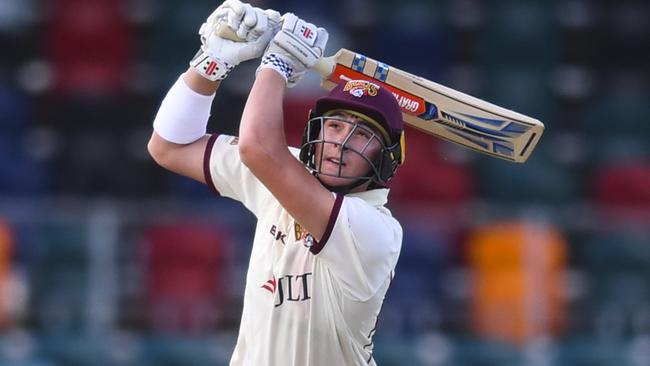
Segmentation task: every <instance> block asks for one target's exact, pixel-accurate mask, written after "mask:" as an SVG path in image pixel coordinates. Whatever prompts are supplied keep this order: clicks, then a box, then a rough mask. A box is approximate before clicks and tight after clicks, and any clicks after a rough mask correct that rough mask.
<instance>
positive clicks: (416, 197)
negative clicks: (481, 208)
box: [390, 129, 475, 206]
mask: <svg viewBox="0 0 650 366" xmlns="http://www.w3.org/2000/svg"><path fill="white" fill-rule="evenodd" d="M442 143H444V142H442V141H440V140H437V139H435V138H433V137H431V136H428V135H425V134H423V133H420V132H416V131H413V130H410V129H407V131H406V161H405V163H404V165H403V166H402V167H401V168H400V169H399V170H398V173H397V175H396V176H395V179H394V180H392V181H391V182H390V187H391V198H392V200H394V201H395V202H398V203H400V204H414V205H423V206H426V205H452V206H456V205H462V204H464V203H467V202H468V201H469V200H470V199H472V198H473V197H474V194H475V180H474V177H473V175H472V174H471V172H470V171H469V170H468V169H467V167H466V166H464V165H460V164H457V163H452V162H449V161H446V160H444V159H443V158H442V155H441V151H440V144H442Z"/></svg>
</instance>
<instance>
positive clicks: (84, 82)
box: [45, 0, 132, 95]
mask: <svg viewBox="0 0 650 366" xmlns="http://www.w3.org/2000/svg"><path fill="white" fill-rule="evenodd" d="M123 6H124V2H123V1H113V0H56V1H54V2H53V4H52V5H51V8H52V17H51V19H50V22H49V24H48V25H47V29H46V31H45V34H46V36H45V37H46V42H47V53H48V59H49V61H50V62H51V64H52V66H53V68H54V73H55V78H54V80H55V90H56V91H60V92H63V93H65V94H82V95H84V94H88V93H90V94H97V93H102V94H105V93H114V92H119V91H122V90H123V89H124V88H125V86H126V83H127V81H128V75H127V73H128V71H129V68H130V66H131V62H132V60H131V54H132V50H131V46H132V44H131V43H132V42H131V34H130V29H129V26H128V24H127V21H126V19H125V17H124V15H123Z"/></svg>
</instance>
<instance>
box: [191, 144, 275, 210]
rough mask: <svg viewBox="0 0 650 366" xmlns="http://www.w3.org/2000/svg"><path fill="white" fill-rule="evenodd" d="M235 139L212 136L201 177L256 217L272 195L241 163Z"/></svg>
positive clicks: (211, 186) (217, 191)
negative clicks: (203, 176)
mask: <svg viewBox="0 0 650 366" xmlns="http://www.w3.org/2000/svg"><path fill="white" fill-rule="evenodd" d="M237 143H238V138H237V137H235V136H228V135H212V136H211V137H210V139H209V140H208V144H207V147H206V150H205V155H204V157H203V174H204V175H205V182H206V184H207V185H208V186H209V187H210V189H212V190H214V191H216V193H218V194H219V195H221V196H224V197H229V198H232V199H234V200H236V201H239V202H241V203H242V204H244V206H246V208H248V209H249V210H250V211H251V212H252V213H253V214H254V215H255V216H259V215H258V214H259V213H261V212H262V211H263V209H264V207H267V205H268V204H270V202H271V200H273V199H274V198H273V196H272V195H271V192H269V190H268V189H267V188H266V187H265V186H264V185H263V184H262V182H260V181H259V180H258V179H257V177H255V175H254V174H253V173H252V172H251V171H250V170H249V169H248V167H246V166H245V165H244V163H242V161H241V158H240V157H239V148H238V146H237Z"/></svg>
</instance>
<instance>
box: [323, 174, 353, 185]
mask: <svg viewBox="0 0 650 366" xmlns="http://www.w3.org/2000/svg"><path fill="white" fill-rule="evenodd" d="M318 179H320V181H321V182H322V183H324V184H326V185H328V186H331V187H344V186H347V185H348V184H351V183H353V182H355V179H351V178H341V177H335V176H332V175H327V174H320V175H319V176H318Z"/></svg>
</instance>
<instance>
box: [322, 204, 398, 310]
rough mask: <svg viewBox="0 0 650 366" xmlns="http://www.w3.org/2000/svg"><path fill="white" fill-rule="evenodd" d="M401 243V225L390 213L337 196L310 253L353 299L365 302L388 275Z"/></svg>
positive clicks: (391, 270)
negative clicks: (323, 229) (318, 239)
mask: <svg viewBox="0 0 650 366" xmlns="http://www.w3.org/2000/svg"><path fill="white" fill-rule="evenodd" d="M401 246H402V227H401V226H400V224H399V223H398V222H397V220H395V219H394V218H393V217H392V216H391V215H389V214H386V213H385V212H383V211H382V210H381V208H377V207H373V206H372V205H370V204H368V203H366V202H365V201H364V200H363V199H361V198H356V197H344V196H342V195H339V196H337V200H336V203H335V206H334V210H332V216H331V217H330V223H329V224H328V227H327V229H326V232H325V235H324V236H323V239H322V240H321V242H317V243H315V244H314V246H313V247H312V253H314V254H316V255H317V256H318V258H319V259H320V260H322V261H324V262H325V264H326V265H327V267H328V268H330V270H331V271H332V272H333V273H334V275H335V276H336V277H337V278H338V280H339V281H341V282H342V284H343V287H344V288H345V289H346V290H347V292H348V293H349V294H350V295H351V296H352V297H353V298H355V299H357V300H361V301H365V300H367V299H369V298H370V297H372V296H374V295H375V293H376V292H377V290H378V289H379V287H380V286H381V285H382V284H383V283H384V282H385V281H386V280H387V279H388V278H389V277H390V276H391V274H392V272H393V270H394V269H395V265H396V264H397V259H398V257H399V252H400V249H401Z"/></svg>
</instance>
